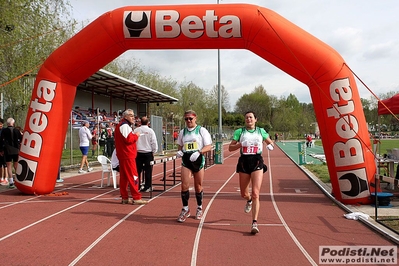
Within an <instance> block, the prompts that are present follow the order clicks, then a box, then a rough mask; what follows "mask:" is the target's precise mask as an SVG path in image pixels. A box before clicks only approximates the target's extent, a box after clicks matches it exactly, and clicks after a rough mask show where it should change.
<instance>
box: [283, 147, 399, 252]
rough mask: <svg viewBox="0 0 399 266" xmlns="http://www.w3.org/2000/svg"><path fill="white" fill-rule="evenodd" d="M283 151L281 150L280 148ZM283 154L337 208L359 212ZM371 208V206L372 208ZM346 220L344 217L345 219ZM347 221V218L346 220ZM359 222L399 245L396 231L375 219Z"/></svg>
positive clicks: (349, 211) (362, 219)
mask: <svg viewBox="0 0 399 266" xmlns="http://www.w3.org/2000/svg"><path fill="white" fill-rule="evenodd" d="M280 149H281V148H280ZM281 150H282V152H284V154H285V155H287V156H288V158H289V159H290V160H291V161H292V162H293V163H294V164H295V165H296V166H298V167H299V168H300V169H301V170H302V171H303V172H304V173H305V174H306V175H307V176H308V177H309V179H310V180H312V181H313V182H314V183H315V184H316V185H317V186H318V187H319V188H320V189H321V191H322V192H323V193H324V194H325V195H326V196H327V197H328V198H329V199H330V200H331V201H333V202H334V203H335V204H336V205H337V206H339V207H340V208H341V209H343V210H345V211H346V212H347V213H353V212H358V211H359V210H357V209H356V208H354V207H353V206H348V205H345V204H343V203H341V202H340V201H338V200H336V199H335V198H334V197H333V196H332V195H331V191H332V189H331V185H328V184H326V183H324V182H322V181H321V180H320V179H319V178H318V177H317V176H315V175H314V174H313V173H312V172H310V171H309V170H308V169H307V168H305V167H304V166H301V165H299V164H297V163H296V161H294V160H293V159H292V158H291V157H290V156H289V155H288V154H287V153H286V152H285V151H284V150H283V149H281ZM370 207H371V206H370ZM343 218H344V217H343ZM344 219H345V218H344ZM359 221H360V222H362V223H363V224H365V225H367V226H368V227H370V228H371V229H373V230H375V231H376V232H378V233H379V234H381V235H383V236H384V237H386V238H387V239H389V240H391V241H392V242H394V243H395V244H397V245H398V244H399V235H398V234H397V233H395V232H394V231H392V230H390V229H388V228H387V227H385V226H383V225H381V224H379V223H378V222H376V221H375V220H374V219H372V218H369V219H364V218H363V217H361V216H359Z"/></svg>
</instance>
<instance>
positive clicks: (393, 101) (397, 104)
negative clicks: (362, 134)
mask: <svg viewBox="0 0 399 266" xmlns="http://www.w3.org/2000/svg"><path fill="white" fill-rule="evenodd" d="M381 102H382V103H381ZM381 102H378V115H388V114H391V113H390V112H389V110H391V112H392V113H394V114H399V93H398V94H396V95H394V96H392V97H391V98H388V99H385V100H382V101H381ZM384 105H385V106H386V107H385V106H384ZM387 108H388V109H387Z"/></svg>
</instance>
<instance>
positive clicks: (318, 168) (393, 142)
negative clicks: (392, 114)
mask: <svg viewBox="0 0 399 266" xmlns="http://www.w3.org/2000/svg"><path fill="white" fill-rule="evenodd" d="M315 145H319V146H321V145H322V144H321V140H316V142H315ZM372 148H373V147H372ZM392 148H399V139H381V140H380V144H379V147H377V153H378V154H380V155H381V156H383V155H384V154H386V153H387V149H392ZM305 167H306V168H307V169H309V171H311V172H312V173H313V174H315V175H316V176H317V177H318V178H320V180H322V181H323V182H324V183H329V182H330V175H329V173H328V169H327V165H326V164H307V165H305Z"/></svg>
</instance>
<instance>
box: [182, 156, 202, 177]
mask: <svg viewBox="0 0 399 266" xmlns="http://www.w3.org/2000/svg"><path fill="white" fill-rule="evenodd" d="M191 154H192V153H184V154H183V157H182V158H181V159H182V165H183V166H184V167H186V168H188V169H190V170H191V171H192V172H193V173H197V172H199V171H200V170H201V169H202V168H204V165H205V158H204V155H200V156H199V157H198V158H197V160H196V161H194V162H192V161H190V156H191Z"/></svg>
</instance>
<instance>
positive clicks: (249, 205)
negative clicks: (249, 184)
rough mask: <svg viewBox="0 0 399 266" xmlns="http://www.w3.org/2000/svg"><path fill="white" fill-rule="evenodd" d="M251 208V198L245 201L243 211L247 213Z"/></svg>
mask: <svg viewBox="0 0 399 266" xmlns="http://www.w3.org/2000/svg"><path fill="white" fill-rule="evenodd" d="M251 209H252V200H251V201H247V204H245V208H244V212H246V213H249V212H250V211H251Z"/></svg>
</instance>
